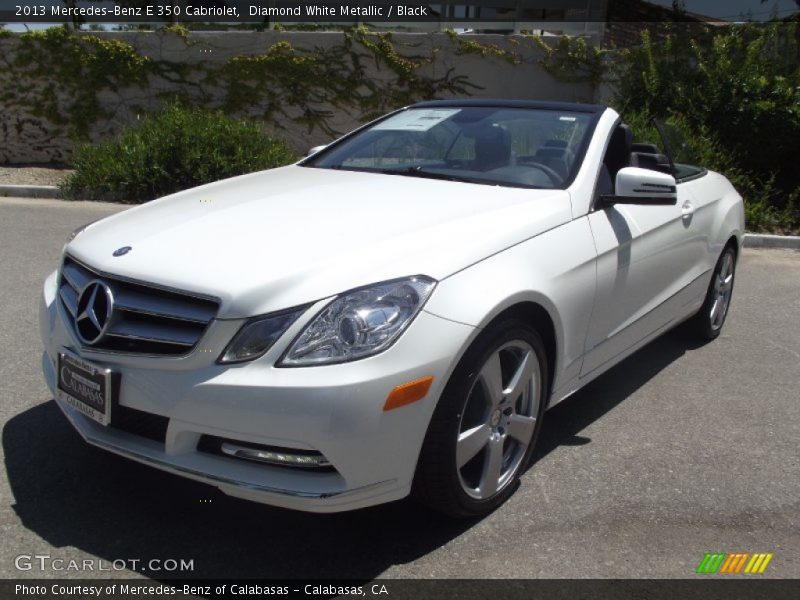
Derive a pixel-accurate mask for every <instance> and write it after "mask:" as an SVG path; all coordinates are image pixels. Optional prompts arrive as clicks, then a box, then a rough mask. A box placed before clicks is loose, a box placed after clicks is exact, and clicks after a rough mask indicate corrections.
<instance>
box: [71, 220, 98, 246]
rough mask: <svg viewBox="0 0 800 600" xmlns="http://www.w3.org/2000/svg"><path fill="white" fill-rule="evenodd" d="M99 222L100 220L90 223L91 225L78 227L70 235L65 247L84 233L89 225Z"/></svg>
mask: <svg viewBox="0 0 800 600" xmlns="http://www.w3.org/2000/svg"><path fill="white" fill-rule="evenodd" d="M97 221H98V219H95V220H94V221H90V222H89V223H86V224H84V225H81V226H80V227H78V228H77V229H76V230H75V231H73V232H72V233H70V234H69V236H68V237H67V241H66V242H64V245H65V246H66V245H67V244H69V243H70V242H71V241H72V240H74V239H75V238H76V237H78V236H79V235H80V234H81V233H83V230H84V229H86V228H87V227H88V226H89V225H91V224H93V223H97Z"/></svg>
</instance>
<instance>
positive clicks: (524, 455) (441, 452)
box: [414, 319, 548, 517]
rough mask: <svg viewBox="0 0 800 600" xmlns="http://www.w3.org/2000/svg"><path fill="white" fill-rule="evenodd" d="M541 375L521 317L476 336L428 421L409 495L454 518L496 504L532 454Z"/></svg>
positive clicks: (538, 343)
mask: <svg viewBox="0 0 800 600" xmlns="http://www.w3.org/2000/svg"><path fill="white" fill-rule="evenodd" d="M547 372H548V371H547V356H546V353H545V351H544V344H543V343H542V340H541V337H540V336H539V334H538V333H537V332H536V331H535V330H534V329H532V328H531V327H529V326H528V325H527V324H526V323H524V322H523V321H519V320H516V319H510V320H507V321H504V322H502V323H499V324H497V325H495V326H492V327H491V328H489V329H487V330H486V331H485V332H484V333H483V334H481V335H480V336H479V337H478V339H477V340H476V341H475V342H474V343H473V345H472V346H471V347H470V349H469V350H468V351H467V353H466V354H465V356H464V358H462V360H461V361H460V362H459V364H458V366H457V367H456V370H455V371H454V373H453V375H452V377H451V378H450V381H449V383H448V385H447V386H446V388H445V391H444V393H443V394H442V398H441V399H440V401H439V405H438V406H437V408H436V411H435V412H434V415H433V418H432V419H431V424H430V427H429V428H428V432H427V435H426V437H425V442H424V444H423V448H422V453H421V456H420V461H419V465H418V467H417V473H416V476H415V480H414V495H415V497H417V498H418V499H421V500H422V501H423V502H425V503H426V504H428V505H429V506H432V507H433V508H435V509H437V510H440V511H441V512H444V513H446V514H448V515H451V516H458V517H464V516H476V515H482V514H486V513H488V512H491V511H492V510H494V509H495V508H497V507H498V506H499V505H500V504H502V503H503V502H504V501H505V500H506V499H507V498H508V497H509V496H510V495H511V494H512V493H513V491H514V488H515V485H516V483H517V481H518V479H519V476H520V474H521V472H522V471H523V470H524V468H525V465H526V464H527V463H528V462H529V460H530V457H531V455H532V453H533V448H534V444H535V442H536V438H537V437H538V433H539V430H540V428H541V421H542V415H543V413H544V408H545V398H546V392H547Z"/></svg>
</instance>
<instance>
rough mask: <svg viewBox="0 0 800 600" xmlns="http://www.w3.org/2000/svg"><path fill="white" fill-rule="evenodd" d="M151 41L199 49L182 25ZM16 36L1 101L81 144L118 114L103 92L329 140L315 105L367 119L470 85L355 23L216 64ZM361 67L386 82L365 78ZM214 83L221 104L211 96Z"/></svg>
mask: <svg viewBox="0 0 800 600" xmlns="http://www.w3.org/2000/svg"><path fill="white" fill-rule="evenodd" d="M136 1H139V0H136ZM142 1H144V0H142ZM9 35H10V34H9ZM151 35H158V36H175V37H176V38H177V39H178V40H180V42H182V43H184V44H186V45H187V46H198V45H199V46H203V44H204V42H202V40H198V39H190V37H189V35H188V30H187V29H186V28H185V26H183V25H180V24H170V25H167V26H166V27H163V28H161V29H160V30H159V32H157V33H155V34H151ZM16 37H18V38H19V44H17V45H16V47H15V51H14V52H10V53H8V52H6V53H5V54H0V101H2V102H3V104H4V106H6V107H8V108H11V109H16V110H19V111H20V112H23V113H28V114H30V115H32V116H34V117H40V118H45V119H47V121H49V123H48V126H49V127H51V128H52V137H64V136H66V137H69V138H70V139H72V140H73V141H84V140H87V139H89V138H90V137H91V133H92V126H93V125H94V124H96V123H98V122H100V121H104V120H111V121H114V120H115V118H116V116H117V115H116V114H113V115H112V114H111V113H110V112H109V111H108V110H104V109H103V107H104V106H108V103H107V98H108V97H109V96H110V95H113V94H118V93H119V92H120V91H122V90H124V89H125V88H128V87H134V88H136V87H139V88H143V89H144V90H145V93H143V94H142V95H141V97H142V100H143V101H144V102H146V103H148V107H149V108H153V107H154V106H153V105H154V104H155V105H157V104H159V103H161V102H164V101H168V100H169V99H171V98H174V97H175V96H176V95H178V96H180V97H181V99H182V100H184V101H185V102H187V103H188V102H191V103H193V104H196V105H198V106H202V107H204V108H208V109H215V108H223V109H224V110H226V111H227V112H232V113H234V114H236V115H239V116H248V117H251V118H258V119H260V120H264V121H265V122H266V123H267V124H268V125H270V126H271V127H272V128H282V127H285V126H286V124H287V122H289V121H294V122H297V123H301V124H303V125H305V126H306V127H307V128H308V130H309V131H312V130H314V129H321V130H322V131H324V132H326V134H328V136H331V137H333V136H336V135H338V134H340V133H343V132H340V131H336V130H335V129H334V127H333V126H332V125H331V120H332V117H333V116H334V113H333V111H330V110H321V109H320V108H319V107H320V106H321V105H328V106H333V107H334V108H335V109H338V110H339V111H341V112H345V113H348V114H350V115H352V116H354V117H356V118H357V119H359V120H361V121H369V120H371V119H373V118H375V117H376V116H378V115H380V114H382V113H384V112H386V111H387V110H390V109H395V108H398V107H400V106H404V105H407V104H412V103H414V102H416V101H418V100H427V99H432V98H435V97H439V96H459V95H460V96H464V95H470V94H471V92H472V91H473V90H475V89H477V88H478V86H476V85H474V84H471V83H470V82H469V81H467V79H466V77H465V76H463V75H459V74H458V73H457V72H456V69H455V68H448V69H446V70H445V71H443V72H438V73H436V75H435V76H433V75H428V74H427V73H426V71H425V70H424V67H426V66H428V65H431V64H432V63H433V61H434V60H435V58H436V49H435V48H434V49H432V50H431V51H430V52H427V53H425V54H422V53H415V49H414V47H413V45H411V44H399V43H397V42H396V41H395V40H394V38H393V36H392V34H391V33H382V32H375V31H371V30H369V29H367V28H366V27H363V26H359V27H351V28H347V29H345V30H344V31H343V32H342V33H341V37H340V40H341V42H340V43H338V44H334V45H332V46H326V47H324V48H320V47H315V48H303V49H299V48H295V47H293V46H292V44H291V43H290V42H288V41H278V42H276V43H274V44H272V45H271V46H269V47H268V48H266V49H265V50H264V51H263V52H262V53H260V54H242V55H236V56H233V57H231V58H229V59H228V60H227V61H224V62H215V61H170V60H167V59H161V60H152V59H150V58H149V57H147V56H145V55H143V54H140V53H139V52H138V51H137V50H136V49H135V48H134V47H133V46H132V45H130V44H127V43H125V42H121V41H118V40H114V39H112V38H106V37H99V36H96V35H88V34H85V33H80V34H76V33H73V32H70V31H68V30H67V29H65V28H63V27H54V28H50V29H47V30H43V31H41V30H40V31H33V32H29V33H25V34H22V35H21V36H16ZM164 41H165V42H166V41H167V40H166V38H164ZM180 42H178V43H180ZM169 43H171V44H174V43H175V41H174V40H170V41H169ZM201 50H202V48H201ZM209 50H210V48H209ZM367 61H371V62H374V63H375V64H376V65H377V66H378V67H379V68H380V69H381V70H382V71H385V72H386V73H387V76H386V77H379V78H368V77H366V75H365V73H366V70H365V65H366V63H367ZM428 72H430V71H428ZM154 81H159V82H161V83H166V84H167V85H168V87H169V89H168V91H166V92H163V93H160V95H153V94H152V93H150V92H148V91H147V88H148V87H149V86H151V85H152V84H153V82H154ZM220 87H222V88H223V89H222V94H221V95H222V97H223V98H224V101H223V102H222V103H221V104H220V103H219V102H218V101H217V100H216V98H218V97H219V96H220V94H219V93H217V91H218V88H220ZM123 97H124V96H123ZM99 98H106V102H105V103H102V102H101V101H100V100H99ZM119 108H121V109H123V110H119ZM119 108H118V109H117V110H118V113H117V114H119V115H121V116H122V117H123V118H122V119H121V122H123V123H124V116H125V114H126V111H125V110H124V109H125V108H127V109H131V111H132V112H133V113H134V114H135V113H138V112H142V111H143V110H144V109H143V108H141V107H134V106H120V107H119ZM114 125H117V123H114Z"/></svg>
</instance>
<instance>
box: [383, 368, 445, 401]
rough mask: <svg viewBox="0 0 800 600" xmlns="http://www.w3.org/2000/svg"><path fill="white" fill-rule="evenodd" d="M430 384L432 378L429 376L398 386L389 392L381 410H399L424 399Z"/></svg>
mask: <svg viewBox="0 0 800 600" xmlns="http://www.w3.org/2000/svg"><path fill="white" fill-rule="evenodd" d="M432 383H433V377H432V376H430V375H429V376H428V377H422V378H420V379H415V380H414V381H409V382H408V383H403V384H401V385H398V386H397V387H396V388H394V389H393V390H392V391H391V392H389V396H388V397H387V398H386V404H384V405H383V410H392V409H394V408H400V407H401V406H405V405H406V404H411V403H412V402H416V401H417V400H422V399H423V398H424V397H425V394H427V393H428V390H429V389H431V384H432Z"/></svg>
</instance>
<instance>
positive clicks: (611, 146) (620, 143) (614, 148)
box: [603, 123, 633, 186]
mask: <svg viewBox="0 0 800 600" xmlns="http://www.w3.org/2000/svg"><path fill="white" fill-rule="evenodd" d="M632 145H633V132H632V131H631V128H630V127H629V126H628V125H626V124H625V123H620V124H619V125H617V127H616V128H615V129H614V132H613V133H612V134H611V140H609V142H608V148H606V156H605V158H604V159H603V164H604V165H605V167H606V168H607V169H608V176H609V178H610V179H611V183H612V186H614V184H615V182H616V180H617V173H618V172H619V170H620V169H622V168H623V167H629V166H630V164H631V146H632Z"/></svg>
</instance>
